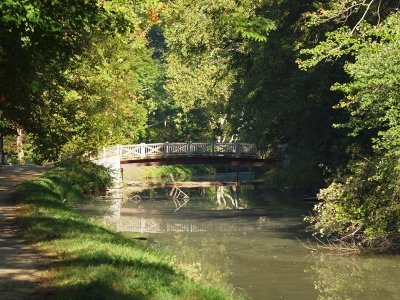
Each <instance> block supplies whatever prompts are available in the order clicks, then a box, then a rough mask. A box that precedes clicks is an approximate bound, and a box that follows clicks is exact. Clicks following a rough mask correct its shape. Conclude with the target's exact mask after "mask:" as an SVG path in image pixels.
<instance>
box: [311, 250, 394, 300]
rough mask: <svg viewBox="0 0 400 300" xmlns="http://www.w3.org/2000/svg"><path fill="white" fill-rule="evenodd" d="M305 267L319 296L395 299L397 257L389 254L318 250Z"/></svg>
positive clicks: (331, 299) (328, 299) (329, 299)
mask: <svg viewBox="0 0 400 300" xmlns="http://www.w3.org/2000/svg"><path fill="white" fill-rule="evenodd" d="M317 258H318V259H317V262H316V263H315V265H313V266H312V267H310V268H308V269H306V270H305V272H307V273H310V274H311V275H312V278H313V282H314V286H315V289H316V290H318V292H319V296H318V299H319V300H339V299H340V300H342V299H398V296H399V295H400V287H399V284H398V283H399V282H398V278H399V276H400V265H399V260H398V259H396V260H395V257H391V256H371V257H365V256H354V257H349V256H333V255H329V254H320V255H319V256H317Z"/></svg>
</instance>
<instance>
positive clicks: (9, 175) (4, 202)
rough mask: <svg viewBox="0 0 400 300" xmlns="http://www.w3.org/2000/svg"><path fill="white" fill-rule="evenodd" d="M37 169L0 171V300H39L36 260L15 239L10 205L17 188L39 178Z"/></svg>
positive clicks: (38, 259)
mask: <svg viewBox="0 0 400 300" xmlns="http://www.w3.org/2000/svg"><path fill="white" fill-rule="evenodd" d="M46 170H48V168H45V167H39V166H1V167H0V299H1V300H6V299H7V300H11V299H12V300H14V299H41V298H42V297H41V295H40V294H39V277H40V265H41V264H43V263H44V261H45V259H44V257H42V256H40V255H39V254H38V253H36V252H35V251H34V249H32V248H31V247H29V246H28V245H27V244H25V243H24V241H23V240H21V239H19V238H18V237H17V236H16V227H15V224H14V219H15V216H16V211H17V209H18V206H17V205H16V204H15V203H13V202H12V201H10V194H11V193H12V192H13V191H14V190H15V187H16V185H17V184H19V183H21V182H23V181H25V180H28V179H31V178H33V177H35V176H40V175H42V174H43V173H44V172H45V171H46Z"/></svg>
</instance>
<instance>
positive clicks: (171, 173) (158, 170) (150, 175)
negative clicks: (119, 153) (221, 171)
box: [124, 165, 216, 182]
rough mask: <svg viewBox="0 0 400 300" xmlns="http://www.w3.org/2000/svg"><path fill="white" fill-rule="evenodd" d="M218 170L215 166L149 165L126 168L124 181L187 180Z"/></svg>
mask: <svg viewBox="0 0 400 300" xmlns="http://www.w3.org/2000/svg"><path fill="white" fill-rule="evenodd" d="M213 172H216V170H215V168H214V167H213V166H209V165H196V166H183V165H171V166H147V167H137V168H126V169H124V182H129V181H171V180H175V181H185V180H190V179H191V178H192V176H195V175H204V174H211V173H213Z"/></svg>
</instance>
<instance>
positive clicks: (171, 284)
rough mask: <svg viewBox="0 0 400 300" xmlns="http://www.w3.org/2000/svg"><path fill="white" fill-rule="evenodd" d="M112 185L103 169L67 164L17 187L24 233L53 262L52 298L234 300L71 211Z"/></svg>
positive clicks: (156, 252)
mask: <svg viewBox="0 0 400 300" xmlns="http://www.w3.org/2000/svg"><path fill="white" fill-rule="evenodd" d="M111 182H112V179H111V177H110V176H109V174H108V172H107V170H106V169H104V168H102V167H99V166H96V165H93V164H91V163H72V162H68V163H66V164H63V165H60V166H58V167H56V168H55V169H53V170H51V171H49V172H48V173H47V174H46V175H44V176H43V177H41V178H37V179H34V180H32V181H28V182H25V183H23V184H21V185H20V186H19V188H18V190H17V192H16V194H15V198H16V199H17V200H19V201H21V202H22V203H23V204H25V205H26V206H27V208H28V209H27V210H26V211H25V213H24V214H22V215H20V216H19V217H18V224H19V228H20V231H21V233H22V235H23V237H24V238H25V239H26V240H27V241H28V242H30V243H32V244H34V246H35V247H36V248H37V249H38V250H39V251H41V252H43V253H46V254H48V255H50V257H51V258H52V259H51V260H50V263H49V265H47V266H46V269H48V270H49V271H50V272H48V273H49V276H48V278H46V282H45V286H44V288H46V289H49V290H50V291H51V293H50V294H49V298H52V299H226V298H230V295H229V291H226V290H219V289H217V288H214V287H211V286H209V285H207V284H206V283H201V282H198V281H195V280H194V279H191V278H189V277H188V276H186V275H185V274H184V273H183V272H182V271H180V270H179V268H178V267H177V266H175V265H174V264H173V263H172V259H171V258H170V257H168V256H167V255H165V254H163V253H161V252H160V251H159V250H157V249H154V248H151V247H150V246H149V245H147V244H145V243H143V241H139V240H134V239H131V238H128V237H125V236H123V235H121V234H119V233H116V232H113V231H111V230H109V229H107V228H106V227H104V226H103V225H101V224H100V223H96V222H94V221H90V220H88V219H87V218H85V217H83V216H81V215H79V214H78V213H76V212H74V211H73V210H72V209H71V208H70V207H69V206H68V202H70V201H72V200H77V199H83V195H84V193H87V192H95V191H99V190H102V189H105V188H106V187H107V186H108V185H110V184H111Z"/></svg>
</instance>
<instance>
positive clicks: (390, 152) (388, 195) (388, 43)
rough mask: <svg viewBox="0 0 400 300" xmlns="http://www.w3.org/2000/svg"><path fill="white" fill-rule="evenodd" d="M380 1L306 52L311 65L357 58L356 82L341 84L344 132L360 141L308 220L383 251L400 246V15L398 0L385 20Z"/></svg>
mask: <svg viewBox="0 0 400 300" xmlns="http://www.w3.org/2000/svg"><path fill="white" fill-rule="evenodd" d="M357 3H358V2H357ZM373 4H374V3H373V1H371V2H365V1H364V4H362V5H360V6H359V7H360V8H359V10H356V11H354V12H353V15H352V19H353V20H352V22H353V24H355V25H353V26H348V27H346V26H345V27H341V28H339V29H337V30H336V31H332V32H329V33H328V34H327V39H326V41H323V42H321V43H320V44H319V45H317V46H316V47H315V48H314V49H310V50H307V51H305V52H304V53H305V54H311V57H310V59H309V60H307V61H305V64H303V66H307V67H308V66H312V65H315V63H317V62H319V61H321V60H331V59H333V58H335V57H339V56H343V55H344V56H347V57H354V61H352V60H348V62H347V63H346V65H345V68H344V69H345V71H346V72H347V74H348V75H349V77H350V80H349V82H348V83H342V84H336V85H334V86H333V90H336V91H341V92H343V93H344V95H345V98H344V99H343V100H342V101H341V102H340V103H339V104H338V105H337V106H336V108H337V109H341V110H344V111H346V112H347V113H348V115H349V118H348V120H347V121H346V122H341V123H338V124H337V125H336V127H339V128H345V129H347V130H348V131H349V135H350V136H351V137H352V141H351V143H349V147H348V151H349V153H351V155H352V160H351V161H350V163H349V164H348V166H347V168H344V169H342V170H341V171H340V172H338V173H337V174H336V176H335V177H334V178H333V182H332V183H331V184H330V186H329V187H328V188H326V189H324V190H322V191H321V192H320V194H319V198H320V199H321V200H323V201H322V202H321V203H320V204H318V205H317V206H316V208H315V212H316V215H314V216H312V217H309V218H308V220H309V221H311V222H312V223H313V224H314V227H315V228H316V229H317V230H319V232H320V233H321V234H324V235H337V236H339V237H340V238H341V239H342V240H346V241H347V240H349V241H354V240H355V241H357V243H358V245H360V246H364V247H365V248H366V249H368V250H374V251H383V250H387V249H388V248H391V247H393V246H395V245H396V243H397V238H398V233H399V230H400V210H399V203H400V198H399V189H398V186H399V178H400V173H399V170H400V168H399V167H400V164H399V158H400V156H399V154H400V152H399V146H400V143H399V140H400V139H399V138H400V127H399V124H400V123H399V122H400V118H399V116H400V111H399V99H400V94H399V91H398V81H399V79H400V69H399V57H400V56H399V55H400V52H399V49H400V48H399V38H400V31H399V27H398V24H399V22H400V15H399V14H398V13H397V12H396V11H395V9H393V7H392V9H390V4H394V2H389V3H385V8H386V10H385V12H386V14H385V15H383V14H379V15H377V14H375V13H374V12H379V9H380V8H379V6H376V5H375V9H376V10H373V8H374V6H373ZM327 14H328V15H329V14H331V12H327ZM343 36H346V37H347V38H346V39H343ZM332 43H333V44H336V45H340V48H341V50H340V51H341V52H340V53H339V52H335V53H332V51H328V50H327V49H328V48H330V47H328V44H331V45H332Z"/></svg>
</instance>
